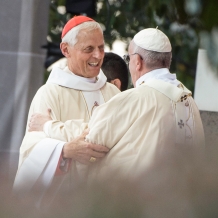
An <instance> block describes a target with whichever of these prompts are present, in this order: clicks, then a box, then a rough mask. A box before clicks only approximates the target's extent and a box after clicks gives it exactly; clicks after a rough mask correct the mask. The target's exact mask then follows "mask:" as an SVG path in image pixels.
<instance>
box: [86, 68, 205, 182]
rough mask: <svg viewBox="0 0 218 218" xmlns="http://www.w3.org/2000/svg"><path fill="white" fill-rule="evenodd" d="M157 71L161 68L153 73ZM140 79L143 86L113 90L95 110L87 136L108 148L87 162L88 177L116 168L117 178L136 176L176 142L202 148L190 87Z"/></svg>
mask: <svg viewBox="0 0 218 218" xmlns="http://www.w3.org/2000/svg"><path fill="white" fill-rule="evenodd" d="M157 71H158V72H159V71H160V72H162V71H163V70H162V71H161V70H156V71H155V72H152V73H153V74H155V73H156V72H157ZM164 71H165V72H166V75H169V76H171V75H170V74H169V73H167V69H164ZM148 74H149V73H148ZM159 75H160V73H159ZM140 80H141V81H140V83H141V85H138V86H137V87H136V88H133V89H130V90H127V91H125V92H122V93H120V94H118V95H116V96H115V97H113V98H112V99H111V100H110V101H108V102H107V103H105V104H104V105H101V106H100V107H98V108H97V109H96V110H95V112H94V113H93V116H92V118H91V120H90V122H89V128H90V132H89V134H88V135H87V139H88V141H91V142H93V143H97V144H102V145H105V146H107V147H108V148H110V149H111V150H110V152H109V153H108V154H107V156H106V157H105V158H104V159H102V161H100V162H98V163H96V164H95V165H92V166H91V167H90V169H89V174H88V175H89V177H90V178H92V179H96V177H100V176H104V175H108V174H109V173H110V172H111V171H114V170H115V172H119V173H117V174H116V173H113V176H115V177H116V176H118V175H120V176H121V175H123V176H127V177H131V176H133V177H134V176H138V175H140V174H141V173H142V172H144V171H145V170H146V169H148V167H149V166H150V165H151V164H152V163H153V162H155V161H157V160H158V158H159V157H161V156H162V155H164V154H165V153H169V152H170V151H171V150H173V149H175V148H176V147H177V148H179V147H182V146H186V147H190V148H193V147H194V146H195V147H196V148H197V149H198V148H203V147H204V131H203V126H202V122H201V118H200V114H199V110H198V108H197V106H196V104H195V102H194V100H193V98H192V97H191V92H190V91H189V90H188V89H187V88H186V87H185V86H184V85H182V84H181V83H180V82H179V81H178V80H173V81H174V84H171V83H170V82H169V81H171V80H169V81H165V80H164V79H160V78H157V77H156V76H153V77H151V78H149V79H148V78H146V79H144V80H143V79H140ZM167 80H168V79H167ZM177 84H178V85H177ZM116 170H117V171H116Z"/></svg>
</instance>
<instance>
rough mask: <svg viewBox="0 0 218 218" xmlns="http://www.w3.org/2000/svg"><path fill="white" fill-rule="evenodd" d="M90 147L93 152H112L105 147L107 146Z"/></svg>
mask: <svg viewBox="0 0 218 218" xmlns="http://www.w3.org/2000/svg"><path fill="white" fill-rule="evenodd" d="M89 146H90V148H91V149H92V150H93V151H97V152H104V153H107V152H108V151H110V149H109V148H107V147H105V146H102V145H97V144H92V143H89Z"/></svg>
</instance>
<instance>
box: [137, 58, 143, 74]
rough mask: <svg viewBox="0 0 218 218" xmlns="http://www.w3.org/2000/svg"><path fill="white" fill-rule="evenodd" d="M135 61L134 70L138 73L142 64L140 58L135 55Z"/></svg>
mask: <svg viewBox="0 0 218 218" xmlns="http://www.w3.org/2000/svg"><path fill="white" fill-rule="evenodd" d="M136 61H137V62H136V70H137V71H140V70H141V69H142V64H143V62H142V59H141V57H140V56H139V55H137V57H136Z"/></svg>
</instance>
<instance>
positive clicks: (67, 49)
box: [60, 42, 69, 58]
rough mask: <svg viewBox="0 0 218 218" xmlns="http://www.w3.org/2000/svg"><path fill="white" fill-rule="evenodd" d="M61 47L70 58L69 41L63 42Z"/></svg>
mask: <svg viewBox="0 0 218 218" xmlns="http://www.w3.org/2000/svg"><path fill="white" fill-rule="evenodd" d="M60 49H61V52H62V54H63V55H64V56H65V57H66V58H68V57H69V45H68V43H66V42H61V44H60Z"/></svg>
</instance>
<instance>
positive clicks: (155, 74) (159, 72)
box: [136, 68, 180, 87]
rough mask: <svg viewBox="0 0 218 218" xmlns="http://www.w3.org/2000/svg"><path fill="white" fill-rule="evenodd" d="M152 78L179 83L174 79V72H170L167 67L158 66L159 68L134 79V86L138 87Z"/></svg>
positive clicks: (174, 83)
mask: <svg viewBox="0 0 218 218" xmlns="http://www.w3.org/2000/svg"><path fill="white" fill-rule="evenodd" d="M153 79H156V80H162V81H165V82H168V83H171V84H173V85H176V86H178V85H179V84H180V82H179V81H178V80H177V79H176V74H172V73H170V71H169V70H168V69H167V68H160V69H156V70H152V71H150V72H148V73H146V74H144V75H143V76H141V77H140V78H139V79H138V80H137V81H136V87H138V86H139V85H141V84H142V83H145V82H148V81H150V80H153Z"/></svg>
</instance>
